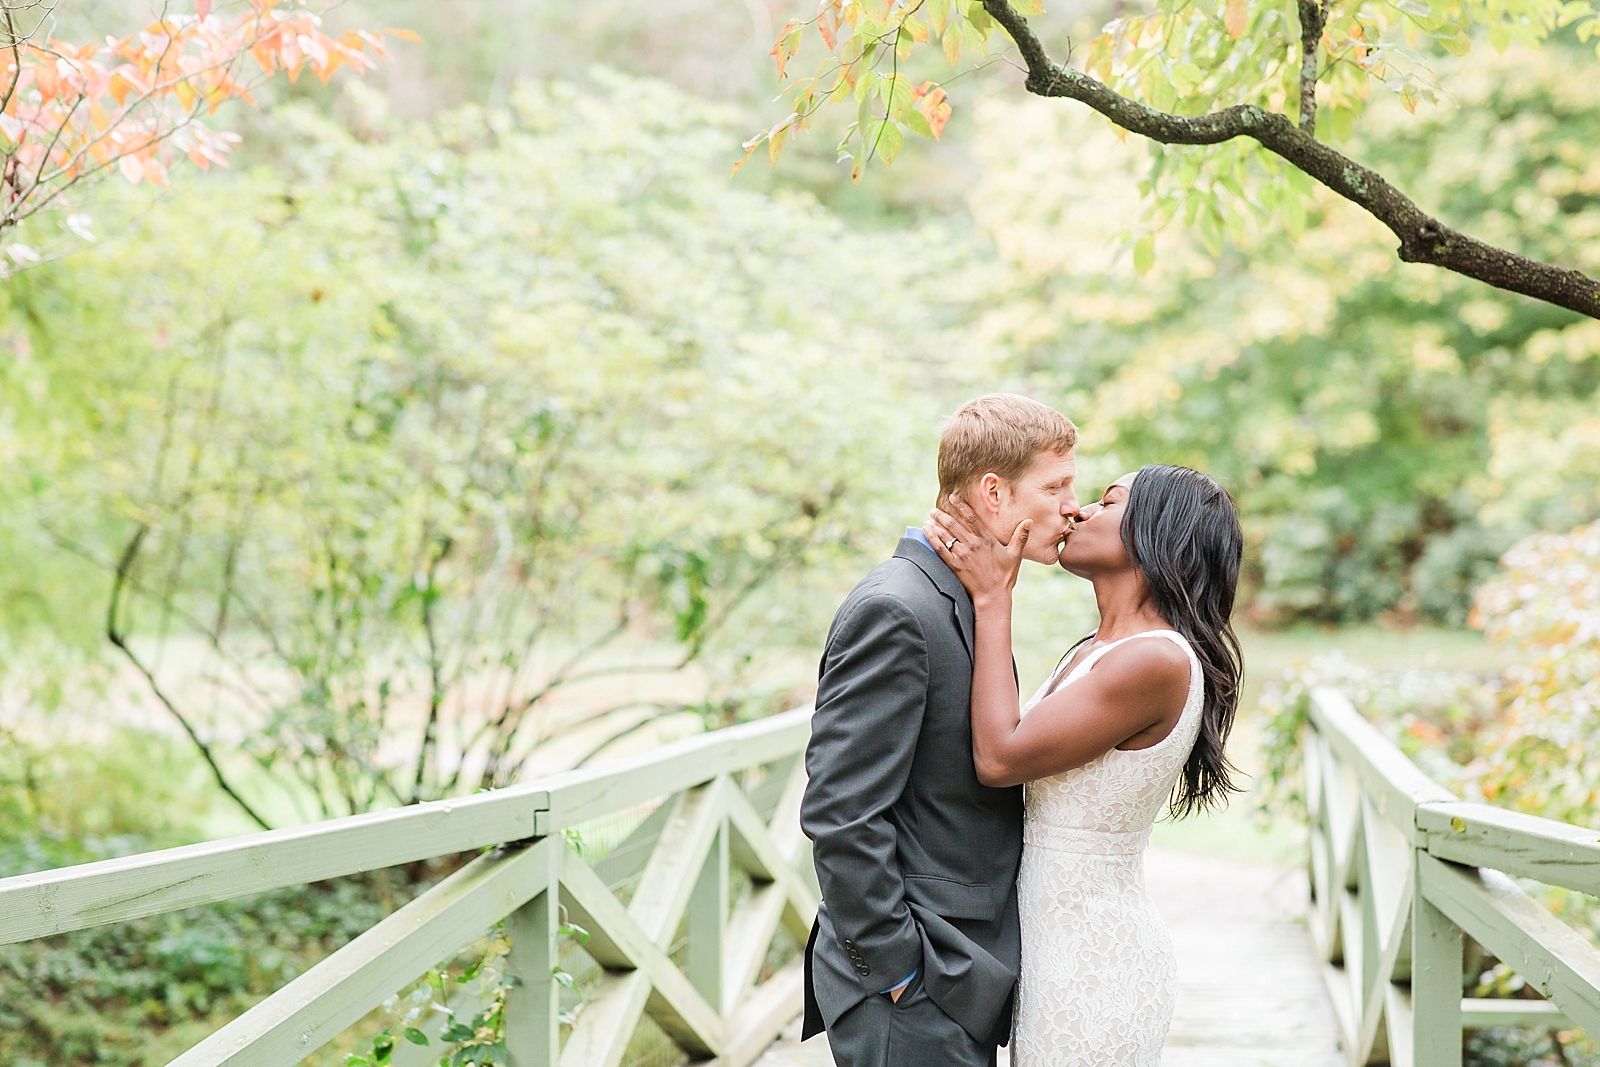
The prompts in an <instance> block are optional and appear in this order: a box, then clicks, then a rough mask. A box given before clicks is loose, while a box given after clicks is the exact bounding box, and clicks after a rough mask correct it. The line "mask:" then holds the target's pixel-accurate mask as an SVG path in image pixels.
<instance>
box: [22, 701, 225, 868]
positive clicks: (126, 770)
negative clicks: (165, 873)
mask: <svg viewBox="0 0 1600 1067" xmlns="http://www.w3.org/2000/svg"><path fill="white" fill-rule="evenodd" d="M39 732H43V731H39V730H35V731H31V732H30V731H27V730H24V729H22V728H20V727H19V728H16V729H12V728H7V727H4V726H0V877H8V876H10V875H13V874H24V873H27V872H30V871H37V870H47V869H49V868H52V867H64V866H67V865H69V864H73V863H84V862H87V861H90V860H96V859H104V858H106V857H108V856H123V855H129V854H131V853H134V852H143V851H147V850H149V849H154V848H164V847H167V846H170V845H178V844H186V843H188V842H190V841H195V840H198V839H200V838H201V837H202V836H203V834H202V832H201V824H200V818H201V813H202V812H203V811H204V809H205V807H206V800H207V793H206V789H205V783H204V780H203V778H202V777H201V774H200V772H199V768H198V767H197V766H196V762H197V761H196V760H195V759H194V757H193V756H192V754H191V753H190V752H189V751H187V749H186V748H184V747H180V745H179V743H178V742H176V741H175V740H174V739H172V738H169V737H166V736H163V735H160V734H154V733H151V732H149V731H146V730H136V729H131V728H126V727H124V728H118V729H112V730H107V731H105V733H104V734H103V735H102V736H99V737H94V736H82V737H79V738H76V739H74V740H72V741H53V742H41V741H39V740H35V739H33V738H32V737H31V736H30V733H39Z"/></svg>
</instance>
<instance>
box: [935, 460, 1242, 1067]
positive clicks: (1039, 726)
mask: <svg viewBox="0 0 1600 1067" xmlns="http://www.w3.org/2000/svg"><path fill="white" fill-rule="evenodd" d="M952 507H953V508H954V510H955V511H956V512H957V515H958V516H959V518H958V517H953V516H951V515H949V514H946V513H945V512H943V511H939V510H935V511H933V512H932V513H931V517H930V519H929V522H928V524H927V525H926V526H924V531H925V532H926V533H927V535H928V540H929V542H930V543H931V544H933V545H934V546H935V547H936V551H938V553H939V555H940V557H941V558H943V559H944V561H945V562H946V563H947V564H948V565H949V566H950V569H951V570H952V571H954V572H955V573H956V575H957V577H959V578H960V579H961V583H962V584H963V585H964V586H965V587H966V589H967V591H968V592H969V593H970V594H971V595H972V601H973V606H974V609H975V611H976V615H977V632H976V641H975V648H974V658H975V663H974V666H973V675H972V754H973V759H974V761H975V763H976V764H977V770H978V777H979V779H980V780H981V781H982V782H983V783H984V784H985V785H990V786H1009V785H1016V784H1018V783H1019V782H1025V783H1027V788H1026V796H1027V806H1026V816H1025V822H1024V824H1023V842H1024V844H1023V853H1022V869H1021V873H1020V874H1019V876H1018V898H1019V901H1020V905H1021V917H1022V975H1021V978H1020V980H1019V982H1018V986H1017V1002H1016V1004H1017V1007H1016V1012H1017V1014H1016V1028H1015V1032H1014V1037H1013V1042H1012V1050H1013V1053H1012V1056H1013V1058H1012V1063H1013V1064H1015V1065H1016V1067H1158V1064H1159V1063H1160V1060H1161V1047H1162V1045H1163V1043H1164V1042H1165V1040H1166V1035H1167V1029H1168V1028H1169V1026H1170V1025H1171V1023H1172V1009H1173V996H1174V987H1175V985H1176V982H1177V975H1176V968H1175V966H1174V962H1173V954H1172V942H1171V939H1170V937H1169V936H1168V934H1167V930H1166V927H1165V926H1164V925H1163V923H1162V921H1161V918H1160V916H1159V915H1158V914H1157V913H1156V910H1155V907H1154V905H1153V904H1152V903H1151V901H1150V897H1149V895H1148V894H1147V892H1146V890H1145V885H1144V848H1145V845H1146V843H1147V842H1148V841H1149V839H1150V828H1151V826H1152V825H1153V824H1154V822H1155V820H1156V817H1157V816H1158V815H1159V814H1160V813H1161V808H1162V806H1163V804H1164V803H1166V804H1168V805H1169V806H1170V808H1171V810H1172V812H1173V813H1174V814H1176V815H1179V816H1182V815H1187V814H1189V813H1191V812H1194V811H1197V810H1202V809H1205V808H1207V807H1209V806H1211V805H1213V804H1215V803H1218V802H1220V801H1222V800H1223V799H1224V798H1225V797H1226V795H1227V793H1228V792H1230V791H1232V790H1233V789H1234V788H1235V787H1234V786H1233V784H1232V782H1231V781H1230V780H1229V771H1230V767H1229V765H1228V762H1227V760H1226V759H1225V758H1224V756H1223V745H1224V743H1225V742H1226V741H1227V738H1228V731H1229V729H1230V728H1231V727H1232V725H1233V713H1234V709H1235V707H1236V706H1237V704H1238V699H1239V679H1240V671H1241V662H1240V657H1239V645H1238V641H1237V639H1236V638H1235V637H1234V634H1233V628H1232V625H1231V623H1230V621H1229V618H1230V615H1231V614H1232V611H1233V598H1234V590H1235V587H1236V586H1237V584H1238V578H1239V563H1240V560H1241V558H1242V555H1243V537H1242V535H1241V534H1240V531H1239V520H1238V517H1237V516H1236V515H1235V513H1234V509H1233V501H1232V500H1230V499H1229V497H1228V494H1227V493H1226V492H1225V491H1224V490H1223V489H1222V488H1221V487H1220V486H1218V485H1217V483H1216V482H1214V481H1212V480H1211V479H1210V478H1207V477H1206V476H1205V475H1203V474H1200V473H1199V472H1197V471H1193V470H1189V469H1188V468H1186V467H1165V466H1148V467H1145V468H1143V469H1142V470H1140V471H1139V472H1138V474H1137V475H1125V476H1124V477H1122V478H1120V479H1118V480H1117V482H1116V483H1115V484H1114V485H1112V486H1111V488H1109V489H1107V490H1106V492H1105V496H1104V497H1103V498H1102V499H1101V501H1100V502H1099V503H1098V504H1094V505H1090V506H1089V507H1088V508H1085V509H1084V511H1083V513H1082V514H1083V517H1082V519H1081V520H1080V521H1079V522H1078V523H1077V524H1076V525H1075V526H1074V527H1073V528H1072V529H1071V531H1070V532H1069V533H1068V535H1067V539H1066V541H1065V543H1064V544H1063V545H1062V547H1061V551H1060V556H1059V562H1060V564H1061V566H1062V567H1063V568H1065V569H1066V570H1068V571H1070V572H1072V573H1073V574H1076V575H1079V576H1080V577H1083V578H1087V579H1089V580H1090V581H1091V582H1093V583H1094V592H1095V599H1096V600H1097V601H1098V603H1099V607H1100V625H1099V628H1098V629H1096V631H1095V632H1094V633H1093V634H1091V635H1090V636H1089V637H1087V638H1085V639H1084V640H1083V641H1080V642H1079V643H1078V644H1077V645H1076V646H1074V647H1073V649H1071V650H1069V651H1068V655H1067V656H1066V657H1063V660H1062V664H1061V666H1060V667H1058V668H1057V669H1056V672H1055V674H1053V675H1052V676H1051V677H1050V679H1049V680H1048V681H1046V682H1045V684H1044V685H1043V686H1041V687H1040V688H1039V691H1038V692H1037V693H1035V694H1034V696H1033V699H1032V700H1030V701H1028V703H1027V705H1026V706H1024V707H1022V708H1020V709H1019V708H1018V706H1017V689H1016V682H1015V679H1014V675H1013V673H1012V659H1011V590H1012V587H1013V586H1014V585H1015V584H1016V580H1017V570H1018V568H1019V566H1020V565H1021V560H1022V548H1023V546H1024V545H1025V544H1026V543H1027V537H1028V527H1029V523H1027V522H1024V523H1022V524H1021V525H1020V526H1018V528H1017V530H1016V532H1015V533H1014V534H1013V536H1012V538H1011V543H1010V544H1006V545H1002V544H1000V543H999V542H997V541H996V540H995V539H994V538H992V537H989V536H987V535H986V534H983V533H981V532H980V531H981V527H980V526H979V525H978V524H977V519H976V517H975V516H974V515H973V514H972V512H971V511H970V510H969V509H967V508H966V506H965V505H964V504H962V503H961V502H960V501H959V500H954V499H952ZM952 542H953V543H952Z"/></svg>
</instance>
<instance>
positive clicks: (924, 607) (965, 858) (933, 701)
mask: <svg viewBox="0 0 1600 1067" xmlns="http://www.w3.org/2000/svg"><path fill="white" fill-rule="evenodd" d="M1077 437H1078V434H1077V428H1076V427H1074V426H1073V425H1072V423H1071V422H1070V421H1068V419H1067V418H1066V417H1065V416H1064V415H1062V414H1061V413H1060V412H1058V411H1055V410H1053V409H1051V408H1048V407H1046V406H1045V405H1043V404H1040V403H1038V402H1037V401H1034V400H1029V399H1027V398H1026V397H1021V396H1013V395H1010V394H1005V393H994V394H990V395H988V396H983V397H979V398H978V399H976V400H973V401H971V402H970V403H968V404H966V405H965V406H963V407H962V408H961V410H959V411H957V412H956V413H955V415H953V416H952V417H951V418H950V421H949V422H948V424H947V425H946V427H945V429H944V433H943V435H942V437H941V439H940V442H939V501H940V502H941V504H943V503H944V502H945V501H946V499H947V498H948V496H949V495H950V494H952V493H955V494H958V495H960V497H961V498H962V499H963V500H964V501H966V503H967V504H968V505H969V506H970V507H971V508H972V509H973V511H974V512H976V513H977V515H978V517H979V521H980V522H981V523H982V524H983V525H984V526H985V527H986V528H987V530H988V531H989V532H990V533H991V534H993V535H994V536H996V537H998V538H999V539H1000V540H1001V541H1009V540H1010V539H1011V535H1012V533H1013V531H1014V530H1015V529H1016V527H1017V524H1018V523H1020V522H1021V521H1022V520H1024V519H1032V520H1033V528H1032V536H1031V537H1030V538H1029V542H1028V548H1027V550H1026V554H1027V558H1029V559H1031V560H1033V561H1034V562H1036V563H1045V564H1054V563H1055V562H1056V554H1057V552H1058V550H1059V549H1060V545H1061V542H1062V540H1063V538H1064V537H1065V536H1066V530H1067V524H1068V521H1069V519H1070V518H1072V517H1075V516H1076V515H1077V513H1078V501H1077V497H1076V495H1075V494H1074V491H1073V485H1072V482H1073V477H1074V475H1075V473H1076V468H1075V465H1074V460H1073V448H1074V447H1075V446H1076V444H1077ZM972 638H973V611H972V601H971V600H970V598H969V597H968V596H967V593H966V591H965V590H964V589H963V588H962V587H961V583H960V582H959V581H957V580H956V577H955V575H954V574H952V573H951V572H950V569H949V568H948V567H946V566H945V565H944V563H943V562H942V561H941V560H940V559H939V557H938V555H937V554H935V553H934V552H933V550H932V549H931V548H930V547H929V545H928V543H927V540H926V539H925V538H924V537H923V534H922V531H921V529H920V528H917V527H909V528H908V529H907V530H906V536H905V537H902V538H901V539H900V543H899V545H898V546H897V547H896V549H895V553H894V557H893V558H892V559H890V560H888V561H887V562H885V563H883V564H881V565H879V566H878V567H877V568H875V569H874V570H873V571H872V573H871V574H869V575H867V577H866V578H864V579H862V581H861V583H860V584H859V585H857V586H856V587H855V589H854V590H853V591H852V592H851V593H850V595H849V596H848V597H847V598H846V599H845V602H844V604H843V605H842V606H840V608H839V611H838V614H837V615H835V617H834V621H833V626H832V628H831V629H830V630H829V632H828V640H827V645H826V648H825V650H824V652H823V656H822V666H821V675H820V679H819V681H818V686H817V703H816V715H815V717H814V718H813V720H812V735H811V744H810V747H809V748H808V749H807V750H806V771H807V773H808V774H809V775H810V782H809V784H808V785H807V787H806V794H805V799H804V801H803V803H802V805H801V811H800V821H801V826H802V827H803V828H804V830H805V833H806V836H808V837H810V838H811V840H812V842H813V846H814V857H815V861H816V868H817V878H818V881H819V882H820V884H821V886H822V907H821V908H820V909H818V912H817V922H816V925H815V926H814V927H813V928H812V931H811V939H810V942H809V943H808V944H807V946H806V1019H805V1028H804V1036H805V1037H810V1036H812V1035H813V1034H815V1033H818V1032H819V1031H821V1030H822V1029H824V1028H826V1029H827V1031H828V1040H829V1043H830V1044H831V1046H832V1049H833V1056H834V1060H835V1062H836V1063H837V1064H838V1065H839V1067H941V1065H950V1067H985V1065H992V1064H993V1063H994V1062H995V1059H996V1055H997V1053H996V1049H997V1047H998V1046H999V1045H1001V1044H1004V1043H1005V1042H1006V1041H1007V1039H1008V1037H1009V1034H1010V1027H1011V998H1012V990H1013V986H1014V985H1015V983H1016V978H1017V973H1018V969H1019V952H1020V934H1019V931H1018V925H1017V895H1016V880H1017V863H1018V860H1019V858H1020V856H1021V853H1022V788H1021V787H1020V786H1013V787H1010V788H1006V789H991V788H988V787H986V786H984V785H981V784H980V783H979V782H978V776H977V772H976V770H975V769H974V767H973V763H972V724H971V718H970V708H971V695H972V662H973V661H972Z"/></svg>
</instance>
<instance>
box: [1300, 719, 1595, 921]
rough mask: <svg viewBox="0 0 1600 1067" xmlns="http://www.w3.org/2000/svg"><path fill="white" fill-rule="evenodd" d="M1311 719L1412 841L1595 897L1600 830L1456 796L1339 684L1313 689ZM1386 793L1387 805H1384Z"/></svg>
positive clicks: (1433, 851)
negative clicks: (1365, 713) (1360, 709)
mask: <svg viewBox="0 0 1600 1067" xmlns="http://www.w3.org/2000/svg"><path fill="white" fill-rule="evenodd" d="M1311 719H1312V722H1313V723H1314V724H1315V726H1316V727H1317V729H1318V730H1319V731H1320V732H1321V733H1322V735H1323V736H1324V737H1326V738H1328V740H1329V741H1330V742H1332V743H1334V744H1335V745H1336V746H1337V747H1338V748H1339V750H1340V751H1339V755H1340V756H1342V757H1344V758H1345V759H1347V760H1349V761H1350V762H1352V763H1355V764H1356V771H1357V774H1358V775H1359V776H1360V777H1361V779H1362V781H1363V784H1365V785H1367V786H1368V787H1369V789H1372V792H1373V794H1375V796H1374V803H1375V806H1378V807H1379V810H1380V814H1383V815H1384V816H1385V818H1386V819H1387V820H1388V821H1389V822H1391V823H1392V824H1394V825H1395V827H1396V829H1399V830H1401V831H1403V832H1405V833H1407V834H1408V835H1411V834H1414V835H1415V836H1414V838H1413V840H1414V843H1415V844H1416V845H1417V847H1418V848H1420V849H1423V850H1424V851H1426V852H1427V853H1428V854H1429V855H1431V856H1435V857H1437V858H1439V859H1442V860H1449V861H1451V862H1452V863H1463V864H1469V865H1471V866H1473V867H1490V868H1493V869H1494V870H1497V871H1501V872H1503V873H1505V874H1510V875H1515V876H1517V877H1521V878H1531V879H1534V880H1535V881H1538V882H1543V883H1545V884H1547V885H1558V886H1562V887H1563V888H1566V889H1573V890H1577V891H1578V892H1580V893H1588V894H1591V895H1593V896H1600V832H1597V831H1595V830H1592V829H1589V828H1588V827H1583V826H1576V825H1573V824H1572V823H1564V822H1559V821H1557V820H1555V819H1546V818H1542V817H1540V816H1537V815H1529V814H1526V813H1524V812H1518V811H1510V810H1508V809H1506V808H1497V807H1494V806H1493V805H1490V804H1482V803H1478V802H1476V801H1467V800H1462V799H1460V798H1459V797H1457V796H1456V795H1455V794H1454V793H1451V792H1450V791H1449V790H1448V789H1445V788H1444V787H1443V786H1441V785H1439V784H1438V783H1436V782H1434V781H1433V780H1432V779H1431V778H1429V777H1428V776H1427V775H1426V774H1424V773H1423V772H1422V770H1421V769H1420V768H1418V767H1417V765H1416V764H1414V763H1412V762H1411V760H1410V759H1409V758H1408V757H1407V756H1406V754H1405V753H1404V752H1402V751H1401V750H1400V747H1399V746H1398V745H1396V744H1395V743H1394V742H1393V741H1390V740H1389V739H1388V738H1387V737H1384V736H1383V734H1381V733H1379V732H1378V730H1377V728H1376V727H1374V726H1373V725H1372V724H1371V723H1369V722H1367V721H1366V720H1365V719H1363V718H1362V717H1361V715H1360V713H1359V712H1357V711H1356V710H1355V708H1354V707H1353V706H1352V705H1351V703H1350V701H1349V699H1348V698H1346V697H1345V696H1344V694H1343V693H1340V692H1338V691H1337V690H1333V689H1319V690H1317V691H1316V692H1314V693H1313V694H1312V700H1311ZM1375 785H1378V786H1379V788H1376V789H1373V788H1372V787H1373V786H1375ZM1385 798H1387V799H1389V800H1390V801H1391V803H1392V806H1390V807H1384V806H1383V805H1382V801H1383V799H1385Z"/></svg>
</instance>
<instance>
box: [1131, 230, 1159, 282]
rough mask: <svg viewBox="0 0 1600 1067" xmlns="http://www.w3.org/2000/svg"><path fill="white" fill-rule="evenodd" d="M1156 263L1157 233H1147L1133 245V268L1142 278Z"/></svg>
mask: <svg viewBox="0 0 1600 1067" xmlns="http://www.w3.org/2000/svg"><path fill="white" fill-rule="evenodd" d="M1155 265H1156V235H1155V234H1153V233H1147V234H1145V235H1144V236H1143V237H1141V238H1139V240H1138V242H1137V243H1135V244H1134V246H1133V269H1134V270H1135V271H1136V272H1137V273H1138V274H1139V276H1140V277H1141V278H1142V277H1144V276H1145V275H1146V274H1149V273H1150V268H1151V267H1153V266H1155Z"/></svg>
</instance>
